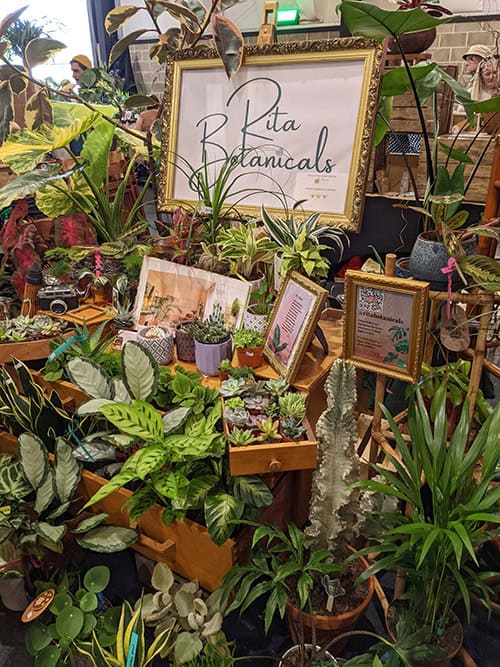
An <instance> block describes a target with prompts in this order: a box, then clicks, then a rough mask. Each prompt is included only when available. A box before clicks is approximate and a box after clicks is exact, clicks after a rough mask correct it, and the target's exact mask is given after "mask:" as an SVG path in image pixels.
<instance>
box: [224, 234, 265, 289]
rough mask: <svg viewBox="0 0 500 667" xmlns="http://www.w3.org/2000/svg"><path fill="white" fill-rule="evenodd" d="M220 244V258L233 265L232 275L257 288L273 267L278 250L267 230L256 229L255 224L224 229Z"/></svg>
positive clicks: (231, 267)
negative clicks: (268, 270) (269, 268)
mask: <svg viewBox="0 0 500 667" xmlns="http://www.w3.org/2000/svg"><path fill="white" fill-rule="evenodd" d="M217 244H218V246H219V248H220V256H221V257H222V259H224V260H226V261H228V262H229V264H230V269H229V270H230V273H232V274H233V275H235V276H237V277H238V278H241V279H242V280H248V281H251V282H254V283H255V285H256V287H258V286H259V283H260V282H261V281H262V280H263V270H264V269H265V267H266V266H268V265H270V264H272V262H273V260H274V255H275V252H276V250H277V245H276V244H275V243H274V242H273V241H271V239H270V238H269V237H268V235H267V233H266V231H265V229H264V228H263V227H257V224H256V223H255V222H249V223H246V224H242V223H235V224H234V225H233V226H232V227H228V228H227V229H222V230H221V231H220V233H219V235H218V237H217Z"/></svg>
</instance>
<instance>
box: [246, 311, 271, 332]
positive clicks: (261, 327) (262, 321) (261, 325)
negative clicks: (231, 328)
mask: <svg viewBox="0 0 500 667" xmlns="http://www.w3.org/2000/svg"><path fill="white" fill-rule="evenodd" d="M243 326H244V327H245V329H255V331H259V332H260V333H264V331H265V330H266V326H267V315H260V314H259V313H255V312H254V311H253V306H248V308H247V309H246V310H245V311H244V313H243Z"/></svg>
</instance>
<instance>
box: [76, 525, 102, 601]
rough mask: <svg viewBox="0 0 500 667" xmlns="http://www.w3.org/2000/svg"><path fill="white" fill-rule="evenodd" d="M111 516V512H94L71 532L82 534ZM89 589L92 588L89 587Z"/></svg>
mask: <svg viewBox="0 0 500 667" xmlns="http://www.w3.org/2000/svg"><path fill="white" fill-rule="evenodd" d="M108 518H109V514H106V512H102V513H101V514H94V515H93V516H91V517H89V518H88V519H84V520H83V521H80V523H79V524H78V526H77V527H76V528H72V529H71V532H72V533H73V534H74V535H81V534H82V533H86V532H87V530H91V529H92V528H96V527H97V526H100V525H101V523H102V522H103V521H106V519H108ZM89 590H91V589H90V588H89Z"/></svg>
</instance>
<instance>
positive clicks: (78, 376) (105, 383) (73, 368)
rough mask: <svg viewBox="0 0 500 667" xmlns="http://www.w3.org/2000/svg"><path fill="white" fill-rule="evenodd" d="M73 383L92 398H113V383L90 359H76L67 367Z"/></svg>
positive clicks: (71, 360) (70, 361)
mask: <svg viewBox="0 0 500 667" xmlns="http://www.w3.org/2000/svg"><path fill="white" fill-rule="evenodd" d="M66 370H67V372H68V375H69V377H70V378H71V381H72V382H73V383H74V384H76V385H78V387H79V388H80V389H81V390H82V391H83V393H84V394H86V395H87V396H90V398H108V399H112V398H113V393H114V392H113V382H112V380H111V378H110V377H109V375H108V374H107V373H106V371H105V370H104V369H102V368H101V367H100V366H99V365H98V364H96V363H95V362H94V361H91V360H90V359H82V358H81V357H75V358H74V359H70V360H69V362H68V365H67V367H66Z"/></svg>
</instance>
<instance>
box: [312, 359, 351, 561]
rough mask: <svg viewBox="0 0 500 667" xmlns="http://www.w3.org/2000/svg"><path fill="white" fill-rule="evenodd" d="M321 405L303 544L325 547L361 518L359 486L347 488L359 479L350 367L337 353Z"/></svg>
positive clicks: (346, 540)
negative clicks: (322, 406) (316, 458)
mask: <svg viewBox="0 0 500 667" xmlns="http://www.w3.org/2000/svg"><path fill="white" fill-rule="evenodd" d="M325 391H326V395H327V406H328V407H327V408H326V410H325V411H324V412H323V414H322V415H321V416H320V418H319V419H318V423H317V425H316V437H317V440H318V463H317V468H316V471H315V473H314V476H313V482H312V495H311V503H310V506H309V521H310V526H308V528H306V531H305V533H306V538H307V541H308V543H309V545H310V546H311V547H313V548H317V549H329V550H330V551H336V552H338V551H339V550H342V548H343V546H344V545H345V544H350V543H352V541H353V539H354V537H355V536H356V535H357V534H358V530H356V527H357V528H358V529H359V525H357V524H358V522H359V521H360V520H361V519H362V516H361V515H362V510H361V508H360V505H359V492H358V490H357V489H350V488H349V486H350V484H352V483H353V482H356V481H358V480H359V464H360V461H359V457H358V455H357V453H356V442H357V428H356V419H355V417H354V407H355V405H356V369H355V368H354V366H353V364H351V363H350V362H344V361H343V360H342V359H337V360H336V361H335V362H334V364H333V366H332V368H331V370H330V373H329V375H328V378H327V380H326V383H325Z"/></svg>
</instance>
